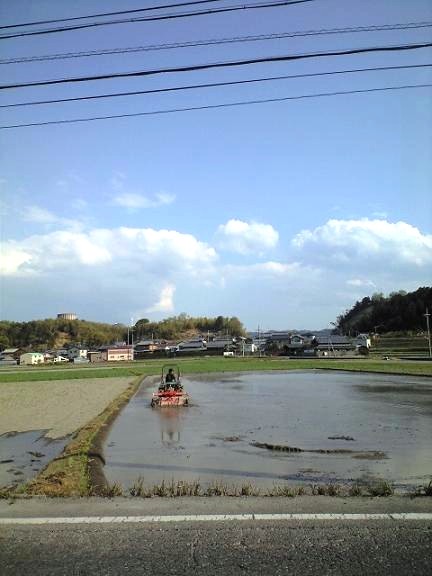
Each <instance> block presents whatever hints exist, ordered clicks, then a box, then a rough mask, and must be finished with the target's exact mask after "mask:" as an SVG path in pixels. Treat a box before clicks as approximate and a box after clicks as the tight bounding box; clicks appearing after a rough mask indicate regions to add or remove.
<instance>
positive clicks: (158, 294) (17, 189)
mask: <svg viewBox="0 0 432 576" xmlns="http://www.w3.org/2000/svg"><path fill="white" fill-rule="evenodd" d="M175 1H176V2H180V0H175ZM164 3H168V4H170V3H171V2H164V1H163V0H152V2H144V1H138V0H136V1H132V0H125V1H123V2H121V3H119V2H116V1H114V0H103V1H102V0H92V1H89V0H85V1H84V0H75V1H70V2H56V1H55V0H39V1H38V2H33V1H29V0H16V1H15V2H9V1H7V0H0V21H1V22H2V26H6V25H7V24H16V23H23V22H31V21H38V20H46V19H58V18H68V17H73V16H81V15H87V14H95V13H99V12H110V11H116V10H127V9H131V10H132V9H136V8H142V7H144V6H152V5H153V6H154V5H160V4H164ZM246 3H249V4H250V3H256V0H247V2H246V1H245V2H243V3H242V4H246ZM234 5H238V2H236V1H235V0H221V1H220V2H217V3H214V4H213V3H212V4H210V5H207V8H209V7H212V8H213V7H218V6H234ZM205 8H206V5H203V6H191V7H185V8H179V9H177V11H189V10H193V9H205ZM174 11H175V10H174V9H166V10H164V11H160V13H162V12H165V13H167V12H169V13H172V12H174ZM145 14H146V15H148V13H145ZM131 16H135V14H132V15H131ZM112 18H114V17H111V19H112ZM99 20H100V19H99ZM426 21H429V22H431V21H432V4H431V3H430V1H429V0H412V1H410V2H406V0H378V1H377V0H362V1H358V0H315V1H311V2H306V3H303V4H298V5H293V6H285V7H278V8H267V9H261V10H251V11H246V10H242V11H238V12H231V13H225V14H211V15H206V16H199V17H194V18H191V17H190V18H180V19H172V20H164V21H157V22H146V23H143V22H141V23H128V24H118V25H112V26H105V27H97V28H88V29H83V30H76V31H73V32H67V33H60V34H47V35H35V36H23V37H18V38H13V39H3V40H1V39H0V61H1V60H5V59H10V58H19V57H27V56H42V55H48V54H50V55H52V54H63V53H71V52H73V53H76V52H83V51H91V50H102V49H111V48H126V47H136V46H150V45H161V44H170V43H184V42H192V41H196V40H207V39H221V38H233V37H239V36H242V37H243V36H251V35H264V34H267V35H268V34H276V33H283V32H295V31H304V30H322V29H334V28H347V27H350V28H351V27H362V26H370V25H383V24H400V23H411V22H426ZM62 25H66V24H62ZM44 26H46V27H47V26H48V25H44ZM44 26H43V25H39V26H36V27H34V28H33V29H40V28H43V27H44ZM29 29H30V28H25V29H19V30H20V31H23V30H26V31H27V30H29ZM11 30H15V31H16V30H17V29H3V30H0V35H1V34H6V33H10V32H11ZM431 30H432V28H431V27H425V28H420V29H414V30H398V31H379V32H351V33H345V34H341V33H340V34H330V35H310V36H306V37H298V36H297V37H292V38H283V39H274V40H266V41H254V42H241V43H233V42H232V43H226V44H220V45H208V46H199V47H187V48H176V49H163V50H161V49H159V50H146V51H138V52H133V53H130V52H129V53H123V54H111V55H99V56H92V57H80V58H78V57H76V58H69V59H56V60H49V61H39V62H30V63H28V62H27V63H14V64H5V63H1V62H0V70H1V72H2V80H1V82H0V84H1V85H5V84H19V83H26V82H34V81H38V80H53V79H58V78H66V77H76V76H92V75H99V74H105V73H108V74H109V73H120V72H132V71H138V70H150V69H161V68H167V67H180V66H189V65H198V64H204V63H209V62H224V61H230V60H242V59H243V60H244V59H253V58H264V57H269V56H277V55H288V54H294V53H297V54H298V53H305V52H323V51H333V50H344V49H351V48H360V47H370V46H382V45H401V44H406V43H422V42H430V41H431V36H432V33H431ZM413 64H415V65H419V64H432V49H431V48H424V49H420V50H411V51H405V52H401V51H394V52H375V53H369V54H367V53H363V54H356V55H349V56H332V57H321V58H308V59H303V60H296V61H287V62H272V63H262V64H254V65H249V66H242V67H240V66H235V67H229V68H220V69H217V68H216V69H211V70H204V71H191V72H183V73H165V74H158V75H152V76H145V77H132V78H115V79H107V80H99V81H93V82H90V81H88V82H80V83H67V84H58V85H46V86H39V87H21V88H11V89H2V90H0V105H3V106H4V105H6V104H12V103H20V102H29V101H39V100H52V99H62V98H72V97H78V96H88V95H100V94H107V93H115V92H124V91H140V90H141V91H142V90H151V89H158V88H166V87H178V86H182V85H183V86H184V85H193V84H202V83H215V82H228V81H238V80H244V79H254V78H263V77H272V76H280V75H298V74H307V73H317V72H329V71H336V70H347V69H358V68H371V67H375V68H376V67H385V66H401V65H413ZM431 83H432V67H431V68H428V67H423V68H417V69H398V70H381V71H369V72H362V73H351V74H340V75H331V76H321V77H309V78H296V79H286V80H280V81H271V82H263V83H260V84H243V85H235V86H224V87H213V88H204V89H196V90H184V91H181V92H168V93H156V94H147V95H138V96H129V97H126V96H122V97H116V98H110V99H108V98H107V99H100V100H98V99H94V100H91V101H78V102H67V103H57V104H44V105H38V106H26V107H15V108H0V127H4V126H9V125H15V124H25V123H34V122H46V121H57V120H66V119H76V118H90V117H94V116H109V115H119V114H134V113H140V112H149V111H156V110H169V109H174V108H191V107H200V106H211V105H218V104H222V103H233V102H245V101H250V100H264V99H275V98H285V97H292V96H300V95H314V94H315V95H316V94H320V93H328V92H340V91H350V90H364V89H370V88H381V87H389V86H404V85H418V84H431ZM0 88H1V86H0ZM431 95H432V89H431V88H430V87H423V88H415V89H403V90H394V91H383V92H369V93H361V94H349V95H336V96H327V97H320V98H305V99H298V100H286V101H281V102H268V103H263V104H255V105H245V106H235V107H225V108H215V109H206V110H192V111H186V112H176V113H167V114H160V115H147V116H145V115H144V116H135V117H129V118H121V119H120V118H117V119H110V120H99V121H92V122H82V123H71V124H54V125H45V126H33V127H24V128H14V129H3V130H0V154H1V156H0V197H1V199H0V224H1V236H0V257H1V264H0V271H1V285H0V317H1V318H2V319H7V320H15V321H27V320H31V319H37V318H49V317H55V316H56V314H57V313H59V312H74V313H76V314H77V315H78V317H79V318H82V319H86V320H96V321H105V322H113V323H114V322H122V323H125V324H126V323H129V322H130V321H131V319H132V318H133V321H134V322H136V321H137V320H138V319H140V318H144V317H145V318H149V319H151V320H160V319H162V318H166V317H168V316H173V315H177V314H180V313H186V314H188V315H191V316H217V315H223V316H238V317H239V318H240V320H241V321H242V322H243V323H244V324H245V326H246V327H247V328H248V329H250V330H255V329H257V327H258V326H260V329H262V330H270V329H292V328H298V329H320V328H326V327H329V326H330V325H331V322H335V321H336V318H337V316H338V315H339V314H341V313H343V312H344V311H345V310H347V309H349V308H350V307H351V306H352V305H353V304H354V303H355V301H356V300H358V299H361V298H363V297H364V296H367V295H371V294H373V293H375V292H383V293H385V294H388V293H390V292H392V291H397V290H407V291H410V290H415V289H417V288H418V287H419V286H426V285H430V282H431V278H432V194H431V191H432V130H431V127H432V106H431ZM431 304H432V303H431Z"/></svg>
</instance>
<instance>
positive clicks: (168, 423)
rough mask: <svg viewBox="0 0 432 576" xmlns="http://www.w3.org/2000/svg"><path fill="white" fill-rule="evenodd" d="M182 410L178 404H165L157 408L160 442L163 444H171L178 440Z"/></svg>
mask: <svg viewBox="0 0 432 576" xmlns="http://www.w3.org/2000/svg"><path fill="white" fill-rule="evenodd" d="M182 412H183V411H182V410H179V407H178V406H176V407H173V406H166V407H164V408H163V409H160V410H157V413H158V416H159V426H160V431H161V442H162V444H164V445H165V446H172V445H173V444H177V443H179V442H180V431H181V418H182Z"/></svg>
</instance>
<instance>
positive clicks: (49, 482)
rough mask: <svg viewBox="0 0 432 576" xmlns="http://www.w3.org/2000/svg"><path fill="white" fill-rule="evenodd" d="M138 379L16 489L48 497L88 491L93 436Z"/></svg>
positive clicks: (116, 408)
mask: <svg viewBox="0 0 432 576" xmlns="http://www.w3.org/2000/svg"><path fill="white" fill-rule="evenodd" d="M140 381H141V378H136V379H135V381H134V382H133V383H131V384H130V386H129V387H128V388H127V389H126V390H125V391H124V392H123V393H122V394H120V395H119V396H118V397H117V398H115V399H114V400H113V401H112V402H111V403H110V404H109V405H108V406H107V407H106V408H105V410H104V411H103V412H102V413H101V414H99V415H98V416H96V417H95V418H93V420H91V421H90V422H88V424H86V425H85V426H84V427H83V428H81V429H80V430H78V432H77V433H76V434H75V436H74V438H73V439H72V441H71V442H70V443H69V444H68V445H67V446H66V447H65V449H64V450H63V452H62V454H61V455H60V456H58V457H57V458H55V459H54V460H52V461H51V462H50V463H49V464H48V466H47V467H46V468H45V469H44V470H43V471H42V472H41V473H40V474H38V476H37V477H36V478H35V479H34V480H32V481H30V482H28V483H27V484H25V485H24V486H22V487H21V488H19V489H18V492H20V493H22V494H28V495H36V494H37V495H45V496H51V497H52V496H62V497H64V496H89V495H91V492H92V486H91V482H90V471H89V463H90V458H92V454H91V449H92V446H93V441H94V439H95V436H96V435H97V434H98V433H99V432H100V430H101V429H102V428H103V427H104V426H107V424H108V423H109V421H110V420H111V419H112V418H113V417H114V416H115V415H116V414H117V412H118V411H119V410H120V409H121V408H122V406H124V405H125V404H126V403H127V402H128V401H129V399H130V397H131V396H132V395H133V394H134V393H135V391H136V390H137V388H138V385H139V383H140ZM95 456H96V455H94V456H93V457H95Z"/></svg>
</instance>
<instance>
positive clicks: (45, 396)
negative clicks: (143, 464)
mask: <svg viewBox="0 0 432 576" xmlns="http://www.w3.org/2000/svg"><path fill="white" fill-rule="evenodd" d="M132 380H133V378H131V377H127V378H86V379H83V380H51V381H43V382H4V383H0V435H2V434H6V433H10V432H27V431H30V430H47V432H46V434H45V436H46V437H47V438H52V439H56V438H61V437H63V436H67V435H68V434H72V433H73V432H75V430H78V429H79V428H81V427H82V426H84V425H85V424H86V423H87V422H88V421H89V420H91V419H92V418H94V417H95V416H97V415H98V414H100V413H101V412H102V411H103V410H104V409H105V408H106V406H107V405H108V404H109V403H110V402H111V401H112V400H113V399H114V398H116V396H118V395H119V394H121V393H122V392H123V391H124V390H126V388H127V387H128V385H129V384H130V382H131V381H132Z"/></svg>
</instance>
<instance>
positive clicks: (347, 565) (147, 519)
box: [0, 497, 432, 576]
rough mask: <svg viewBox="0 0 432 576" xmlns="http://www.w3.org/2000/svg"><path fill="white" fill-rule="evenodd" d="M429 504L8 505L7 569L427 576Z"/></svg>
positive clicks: (3, 527)
mask: <svg viewBox="0 0 432 576" xmlns="http://www.w3.org/2000/svg"><path fill="white" fill-rule="evenodd" d="M431 504H432V502H431V499H430V498H427V499H416V500H410V499H408V498H399V499H398V498H395V499H355V500H354V499H352V500H351V501H350V500H348V499H341V498H340V499H335V498H333V499H328V498H325V497H322V498H321V497H317V498H309V499H306V498H305V499H303V498H296V499H292V500H290V499H278V498H276V499H273V498H271V499H270V498H267V499H263V498H261V499H258V498H250V499H249V498H248V499H239V498H231V499H229V498H227V499H225V498H212V499H207V498H197V499H188V498H185V499H176V500H170V499H163V500H162V499H152V500H140V499H115V500H105V501H103V500H93V499H92V500H78V501H75V502H74V501H61V500H58V501H49V500H48V501H47V500H43V499H41V500H37V499H36V500H31V501H27V502H26V501H24V502H17V503H14V504H12V505H8V503H6V502H2V503H1V505H0V557H1V558H2V571H1V572H2V575H3V576H11V575H14V576H15V575H22V574H31V575H32V576H39V575H41V576H42V575H44V576H50V575H56V576H57V575H59V574H67V575H73V576H78V575H80V576H81V575H84V574H95V575H99V574H101V575H106V576H109V575H114V574H116V575H117V574H131V575H138V574H139V575H142V574H149V575H155V576H158V575H162V574H179V575H180V574H224V575H226V576H230V575H234V574H248V575H263V574H271V575H278V574H289V575H297V574H299V575H307V574H320V575H323V574H338V575H339V574H341V575H343V574H349V575H350V576H355V575H360V574H362V575H363V574H368V575H374V574H380V575H381V574H389V575H392V576H398V575H407V574H410V575H416V574H419V575H422V574H425V575H426V574H428V575H429V574H430V573H431V569H432V505H431ZM406 513H408V515H407V514H406ZM220 514H225V515H227V516H225V519H223V520H222V519H220V516H219V515H220ZM352 514H354V515H357V516H353V515H352ZM260 515H267V516H260ZM268 515H270V516H268ZM269 518H270V519H269Z"/></svg>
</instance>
